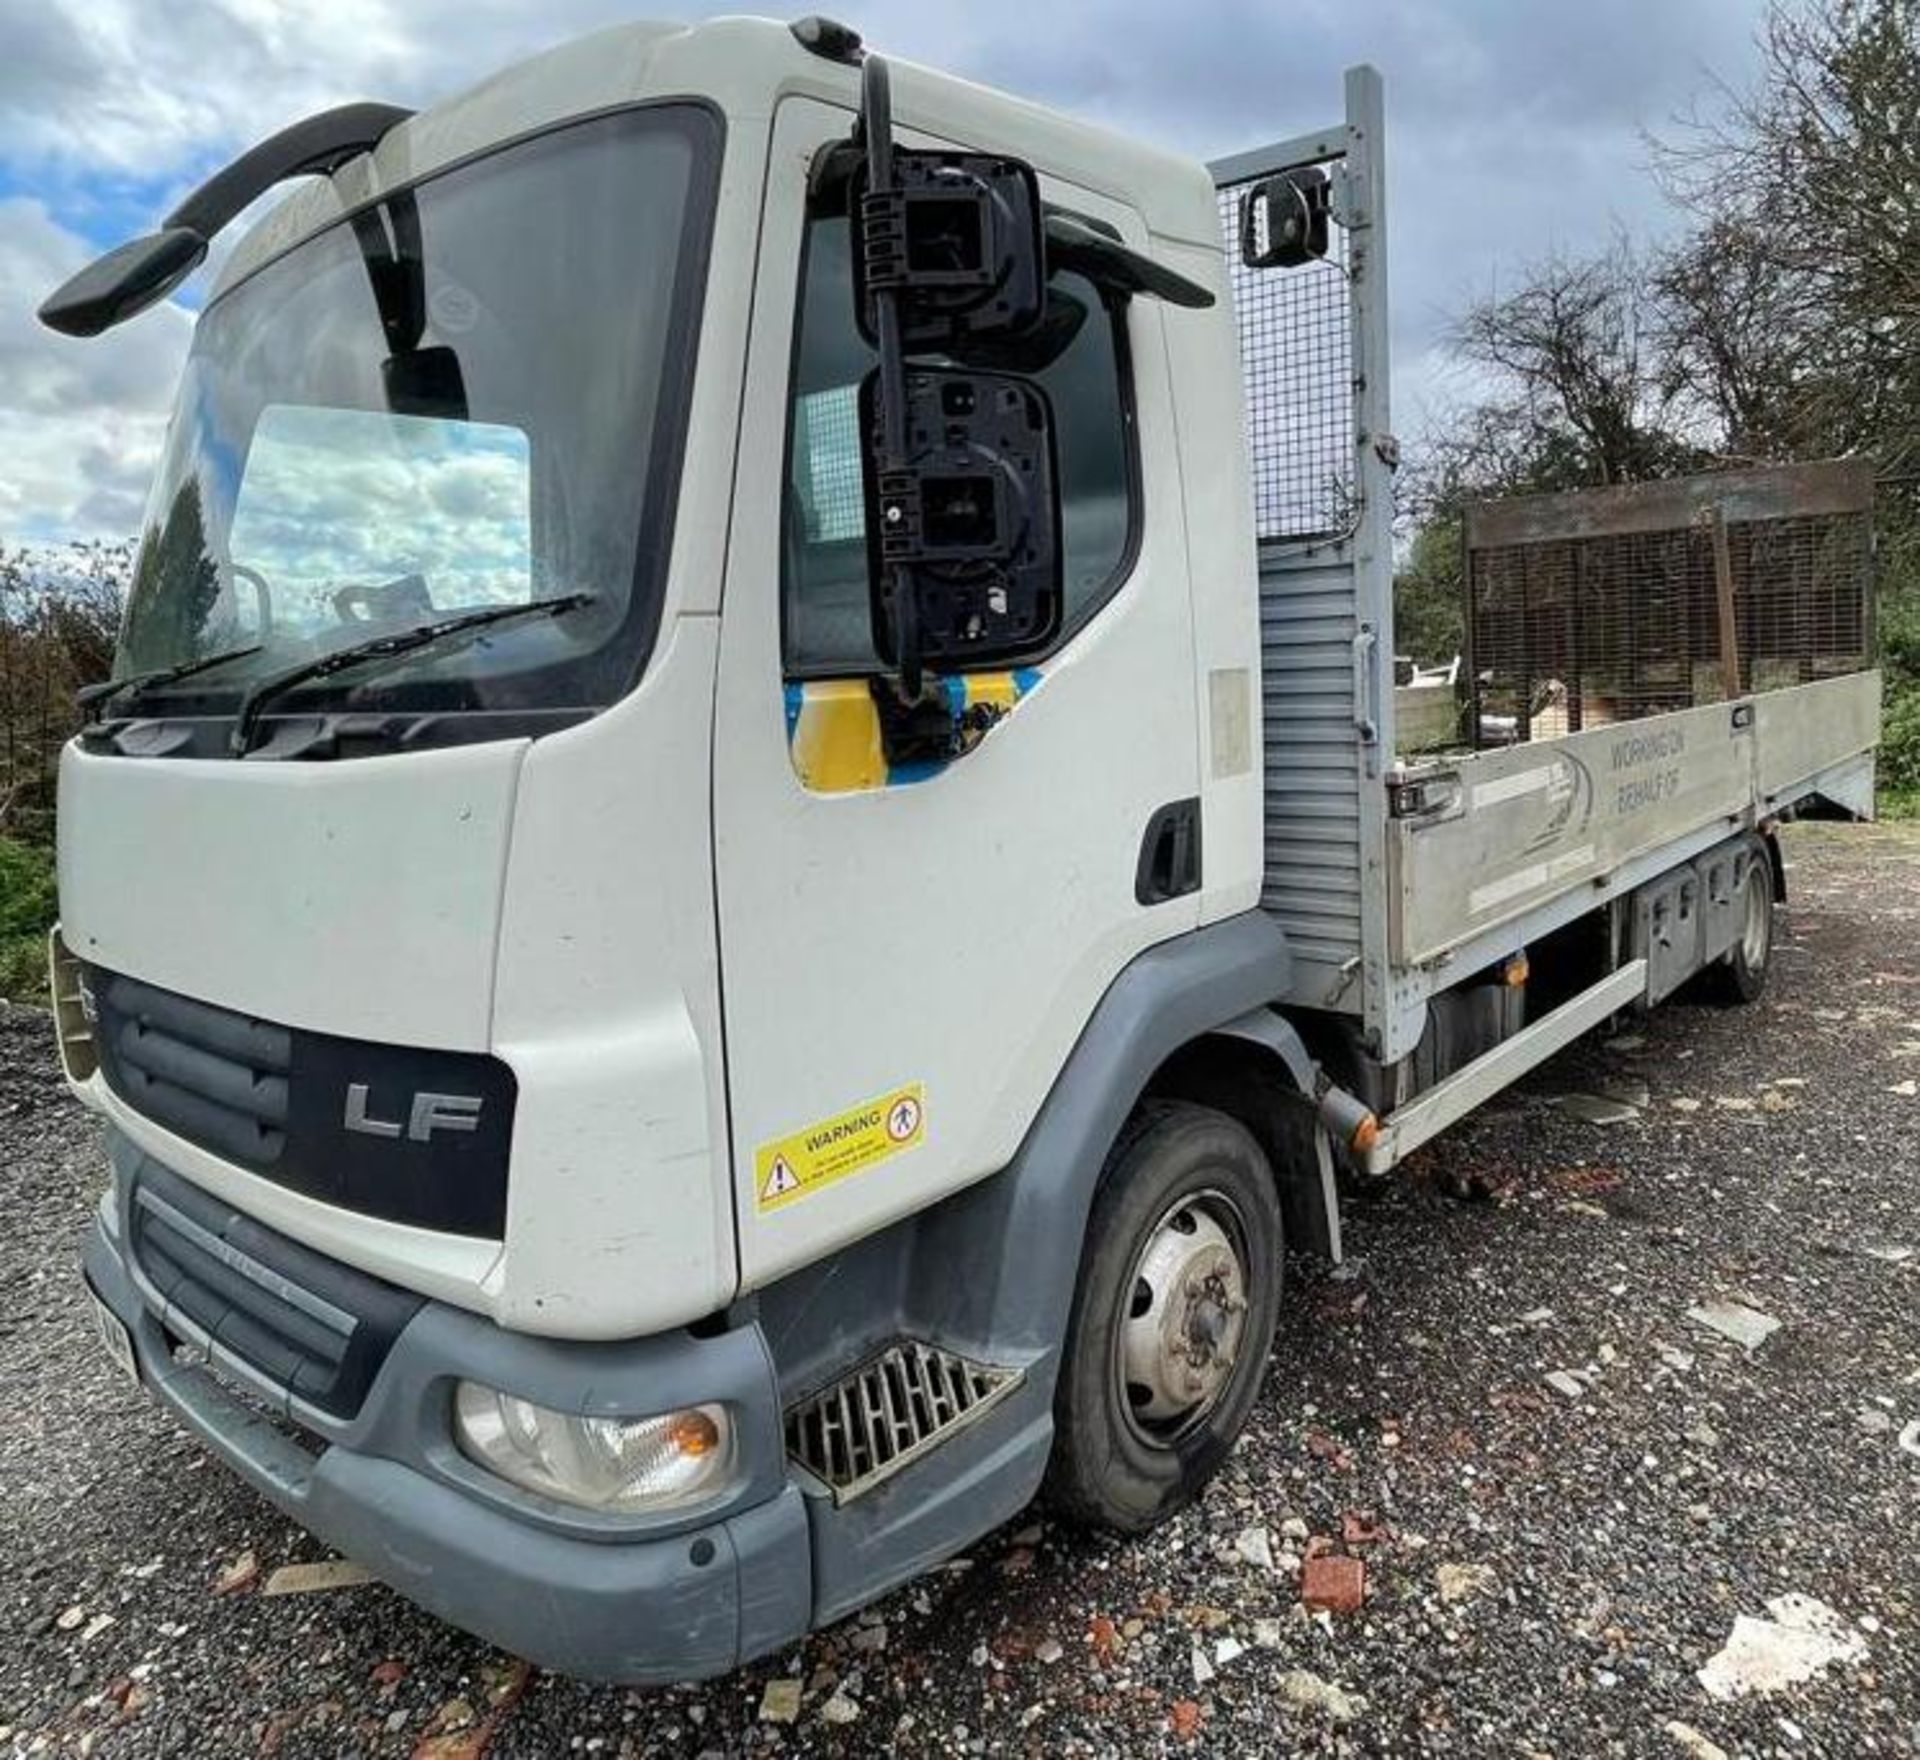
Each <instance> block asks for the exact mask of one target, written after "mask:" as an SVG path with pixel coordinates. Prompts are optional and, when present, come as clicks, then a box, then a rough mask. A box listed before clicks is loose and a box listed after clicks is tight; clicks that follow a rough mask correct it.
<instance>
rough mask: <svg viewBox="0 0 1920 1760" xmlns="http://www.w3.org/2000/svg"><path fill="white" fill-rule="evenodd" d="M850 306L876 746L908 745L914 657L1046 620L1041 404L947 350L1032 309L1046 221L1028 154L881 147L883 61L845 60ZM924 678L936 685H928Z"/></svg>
mask: <svg viewBox="0 0 1920 1760" xmlns="http://www.w3.org/2000/svg"><path fill="white" fill-rule="evenodd" d="M857 140H858V143H859V146H860V148H861V150H862V152H863V155H864V158H865V163H864V165H863V166H862V167H861V171H860V173H859V176H858V178H857V179H856V188H855V200H854V201H853V203H852V213H853V216H854V240H853V242H854V263H855V271H854V274H855V287H854V298H855V310H856V312H857V314H858V316H859V320H860V323H861V325H862V327H863V328H865V329H867V330H868V331H869V333H870V335H871V339H872V341H873V344H874V350H875V353H876V355H877V356H878V362H877V364H876V365H875V367H874V369H873V371H872V372H871V373H870V374H869V375H868V376H867V378H866V380H865V382H864V383H863V384H862V386H861V400H860V401H861V434H862V437H863V439H864V441H865V444H864V445H863V447H862V449H861V451H862V471H863V474H864V481H865V488H866V505H867V532H868V540H867V541H868V552H869V559H870V563H871V571H870V572H871V577H872V582H873V586H872V593H873V598H872V610H873V628H874V642H875V646H876V647H877V648H878V650H879V652H880V655H881V658H882V659H883V660H884V661H885V662H886V663H887V665H888V666H889V667H891V668H892V669H893V674H894V677H893V678H892V679H891V680H889V681H886V682H885V683H884V684H880V683H879V681H876V685H877V688H876V691H875V696H876V701H877V702H878V704H879V708H880V719H881V735H882V740H883V742H884V743H885V744H886V747H887V750H888V755H889V757H890V758H899V757H902V756H905V755H908V754H909V753H910V752H912V751H913V750H914V749H915V746H916V742H917V740H918V737H919V736H918V735H917V734H916V733H915V732H914V731H913V727H912V723H913V721H914V718H915V714H916V713H917V711H918V710H919V709H921V708H924V707H926V706H927V699H926V689H925V686H926V679H925V668H926V666H927V665H928V663H930V662H931V663H933V664H935V665H943V666H947V667H952V668H963V667H966V666H969V665H972V666H983V665H993V664H1005V663H1007V662H1010V661H1014V660H1018V659H1021V658H1024V657H1027V656H1029V655H1031V654H1032V653H1034V652H1035V650H1036V649H1038V648H1039V647H1042V646H1044V645H1045V644H1046V643H1047V642H1048V641H1049V640H1050V639H1051V637H1052V636H1053V634H1054V633H1055V632H1056V631H1057V630H1058V629H1059V627H1060V621H1061V617H1062V602H1063V593H1062V587H1061V558H1060V503H1059V486H1058V481H1057V474H1056V471H1055V467H1054V447H1053V421H1052V412H1051V410H1050V409H1049V407H1048V404H1047V398H1046V394H1045V393H1044V392H1043V391H1042V390H1041V389H1040V388H1039V386H1037V385H1035V384H1033V383H1032V382H1031V381H1030V380H1027V379H1024V378H1021V377H1019V376H1018V375H1016V374H1012V373H995V372H989V371H970V370H967V369H966V368H964V367H948V366H935V365H931V364H922V363H914V364H912V365H909V363H908V360H907V357H908V356H909V355H914V354H919V355H925V354H945V355H947V356H948V357H949V358H957V359H964V357H965V353H966V344H967V342H968V340H969V339H970V338H973V339H979V340H989V339H999V340H1002V341H1005V340H1008V339H1011V338H1016V337H1019V336H1022V335H1025V334H1027V333H1030V332H1032V331H1034V330H1035V329H1036V328H1038V327H1039V326H1040V325H1041V324H1042V323H1043V321H1044V320H1045V317H1046V311H1047V264H1046V249H1047V245H1046V235H1045V231H1044V229H1043V224H1042V220H1043V216H1042V212H1041V208H1040V189H1039V181H1038V179H1037V178H1036V176H1035V174H1034V171H1033V168H1032V167H1031V166H1029V165H1023V164H1021V163H1020V162H1019V161H1018V160H1013V159H1007V158H1003V157H1000V156H998V155H994V154H982V153H947V152H935V153H929V152H916V151H908V150H900V149H896V148H895V146H894V144H893V118H892V96H891V86H890V76H889V73H888V69H887V64H886V62H885V61H883V60H882V59H881V58H880V57H879V56H878V55H869V56H868V57H867V59H866V62H865V64H864V65H863V67H862V69H861V90H860V130H859V134H858V136H857ZM936 695H937V693H936Z"/></svg>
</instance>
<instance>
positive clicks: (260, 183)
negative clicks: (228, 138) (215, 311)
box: [40, 39, 857, 336]
mask: <svg viewBox="0 0 1920 1760" xmlns="http://www.w3.org/2000/svg"><path fill="white" fill-rule="evenodd" d="M856 40H857V39H856ZM412 114H413V112H412V111H411V110H403V109H401V108H400V107H399V106H398V105H394V104H342V105H341V106H340V107H339V108H338V109H335V110H323V111H322V112H321V113H320V114H319V115H318V116H309V117H308V118H307V119H306V121H304V122H296V123H294V124H293V126H292V127H291V128H283V129H282V130H281V131H280V132H279V133H278V134H276V135H270V136H269V137H268V138H267V139H266V140H264V141H262V142H261V143H260V144H259V145H258V146H257V147H253V148H251V149H250V150H248V151H247V152H245V153H242V154H241V155H240V157H239V158H237V159H236V160H234V162H233V163H232V164H231V165H229V166H227V168H226V169H225V170H224V171H216V172H215V173H214V174H213V176H211V177H209V178H208V179H207V181H206V182H205V183H203V184H201V185H200V187H199V188H198V189H196V190H195V191H194V192H193V194H192V195H190V196H188V197H187V199H186V200H185V201H184V202H182V203H181V204H180V205H179V207H177V208H175V209H174V211H173V212H172V213H171V214H169V215H168V216H167V217H166V219H164V220H163V221H161V222H160V229H159V231H157V232H150V233H148V234H147V236H146V237H144V238H136V239H133V240H131V241H130V242H128V243H126V244H123V245H117V246H115V248H114V249H112V250H110V251H108V252H107V254H106V255H105V256H103V257H98V258H96V259H95V260H94V261H93V262H91V263H89V264H88V265H87V266H86V267H85V268H84V269H82V270H81V271H80V272H79V273H78V274H76V275H74V276H72V277H70V278H69V279H68V280H67V281H66V282H64V283H63V284H62V285H61V286H60V287H59V289H58V290H57V291H55V292H54V293H52V294H50V295H49V296H48V297H47V299H46V300H45V301H44V302H43V303H42V305H41V307H40V322H41V323H43V324H45V325H46V326H47V328H48V329H50V330H58V331H59V332H60V333H61V334H62V335H63V336H98V335H99V334H100V333H101V332H102V331H103V330H111V329H112V328H113V327H114V325H116V324H122V323H125V322H126V320H127V319H129V318H131V317H133V316H134V315H135V314H136V313H138V312H144V311H145V310H146V309H147V307H148V306H150V305H153V304H155V303H156V302H157V301H159V300H163V299H165V298H166V296H167V295H168V294H170V293H171V292H172V291H173V290H174V289H175V288H176V287H178V286H179V285H180V283H181V282H183V281H184V280H186V278H187V277H188V276H189V275H191V274H192V273H193V271H194V270H195V269H196V268H198V267H199V266H200V263H201V261H202V260H203V259H204V258H205V256H206V254H207V245H208V243H209V242H210V241H211V240H212V239H213V237H214V235H215V234H216V233H218V232H219V231H220V229H221V228H222V227H224V226H226V225H227V224H228V223H229V222H230V221H231V220H232V219H233V217H234V216H235V215H236V214H238V213H239V212H240V211H241V209H243V208H244V207H246V205H247V204H248V203H249V202H251V201H253V200H254V199H255V198H256V197H258V196H262V195H264V194H266V192H267V191H268V190H270V189H272V188H273V186H274V185H275V184H276V183H284V182H285V181H286V180H287V179H288V178H290V177H313V176H324V175H326V174H328V173H330V172H333V171H336V170H338V169H339V167H340V166H342V165H344V164H345V163H346V162H347V161H348V160H349V159H353V158H357V157H358V156H359V155H360V154H362V153H367V152H371V151H372V150H373V148H374V147H375V146H377V145H378V144H379V142H380V140H381V138H382V137H383V136H384V135H385V134H386V133H387V131H388V130H389V129H391V128H392V127H393V126H394V125H395V124H396V123H400V122H404V121H406V119H407V118H408V117H409V116H411V115H412Z"/></svg>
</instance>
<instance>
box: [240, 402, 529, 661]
mask: <svg viewBox="0 0 1920 1760" xmlns="http://www.w3.org/2000/svg"><path fill="white" fill-rule="evenodd" d="M530 470H531V467H530V461H529V452H528V445H527V437H526V435H525V434H523V433H522V432H521V431H520V430H519V429H518V428H512V427H506V426H503V425H500V424H496V423H488V422H466V421H448V420H445V419H443V418H440V417H433V416H409V415H390V414H387V413H386V412H384V411H375V410H358V409H325V408H318V407H312V406H295V405H290V404H274V405H271V406H270V407H268V408H267V409H265V410H264V411H262V412H261V416H260V420H259V423H258V425H257V426H256V427H255V429H254V433H253V440H252V444H251V445H250V446H249V447H248V449H247V459H246V466H245V470H244V473H243V474H242V476H241V480H240V490H239V494H238V497H237V498H236V500H235V503H234V514H233V529H232V534H231V540H230V551H231V555H232V558H233V561H234V563H235V564H237V565H239V569H240V571H242V574H243V578H244V571H246V570H251V571H252V572H253V573H254V574H255V575H256V576H258V577H259V578H260V580H261V581H262V582H264V589H262V588H260V587H255V586H253V585H252V583H246V584H245V585H243V586H241V587H240V589H239V590H238V592H237V594H236V597H237V599H238V606H237V612H238V616H239V619H240V621H241V622H242V624H243V625H252V626H254V633H256V634H258V633H261V632H260V631H259V629H258V623H259V620H260V615H261V612H262V610H265V611H266V612H267V615H268V617H269V618H270V623H271V630H272V632H273V633H294V634H300V635H306V634H310V633H312V632H314V631H315V630H318V629H323V628H331V627H333V626H336V625H338V624H340V623H342V622H352V621H358V620H370V621H373V622H386V621H389V619H392V618H398V619H402V620H405V621H409V622H411V621H415V620H417V619H418V618H421V617H427V616H434V615H438V614H444V613H447V612H450V611H460V610H466V609H469V608H472V607H476V606H484V605H510V604H518V603H520V602H522V601H524V600H526V599H529V598H531V597H532V591H533V588H532V561H531V551H532V530H531V515H530V499H531V497H530ZM249 587H252V590H251V591H249V590H248V588H249ZM262 590H264V591H265V592H266V593H267V594H268V595H270V602H269V604H268V605H267V606H265V607H263V606H260V605H258V604H257V603H255V600H256V599H257V597H258V594H259V593H260V592H261V591H262Z"/></svg>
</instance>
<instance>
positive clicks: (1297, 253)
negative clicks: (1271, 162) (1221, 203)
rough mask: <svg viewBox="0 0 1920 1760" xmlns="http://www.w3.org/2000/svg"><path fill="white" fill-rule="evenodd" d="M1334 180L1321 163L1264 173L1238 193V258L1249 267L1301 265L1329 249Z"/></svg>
mask: <svg viewBox="0 0 1920 1760" xmlns="http://www.w3.org/2000/svg"><path fill="white" fill-rule="evenodd" d="M1332 219H1333V184H1332V181H1331V179H1329V178H1328V176H1327V174H1326V173H1325V172H1324V171H1322V170H1321V169H1320V167H1319V166H1317V165H1300V166H1296V167H1295V168H1294V169H1293V170H1291V171H1282V172H1280V173H1278V174H1277V175H1276V176H1273V177H1266V178H1262V179H1261V180H1260V182H1258V183H1256V184H1255V185H1254V186H1253V188H1252V189H1250V190H1248V191H1247V193H1246V194H1245V195H1244V196H1242V197H1241V198H1240V260H1241V262H1243V263H1245V264H1246V266H1247V267H1248V268H1249V269H1298V268H1300V267H1301V266H1302V265H1303V264H1306V263H1312V262H1317V261H1318V260H1319V259H1320V258H1322V257H1324V256H1325V255H1326V254H1327V247H1328V243H1329V240H1330V231H1329V228H1330V225H1331V222H1332Z"/></svg>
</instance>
